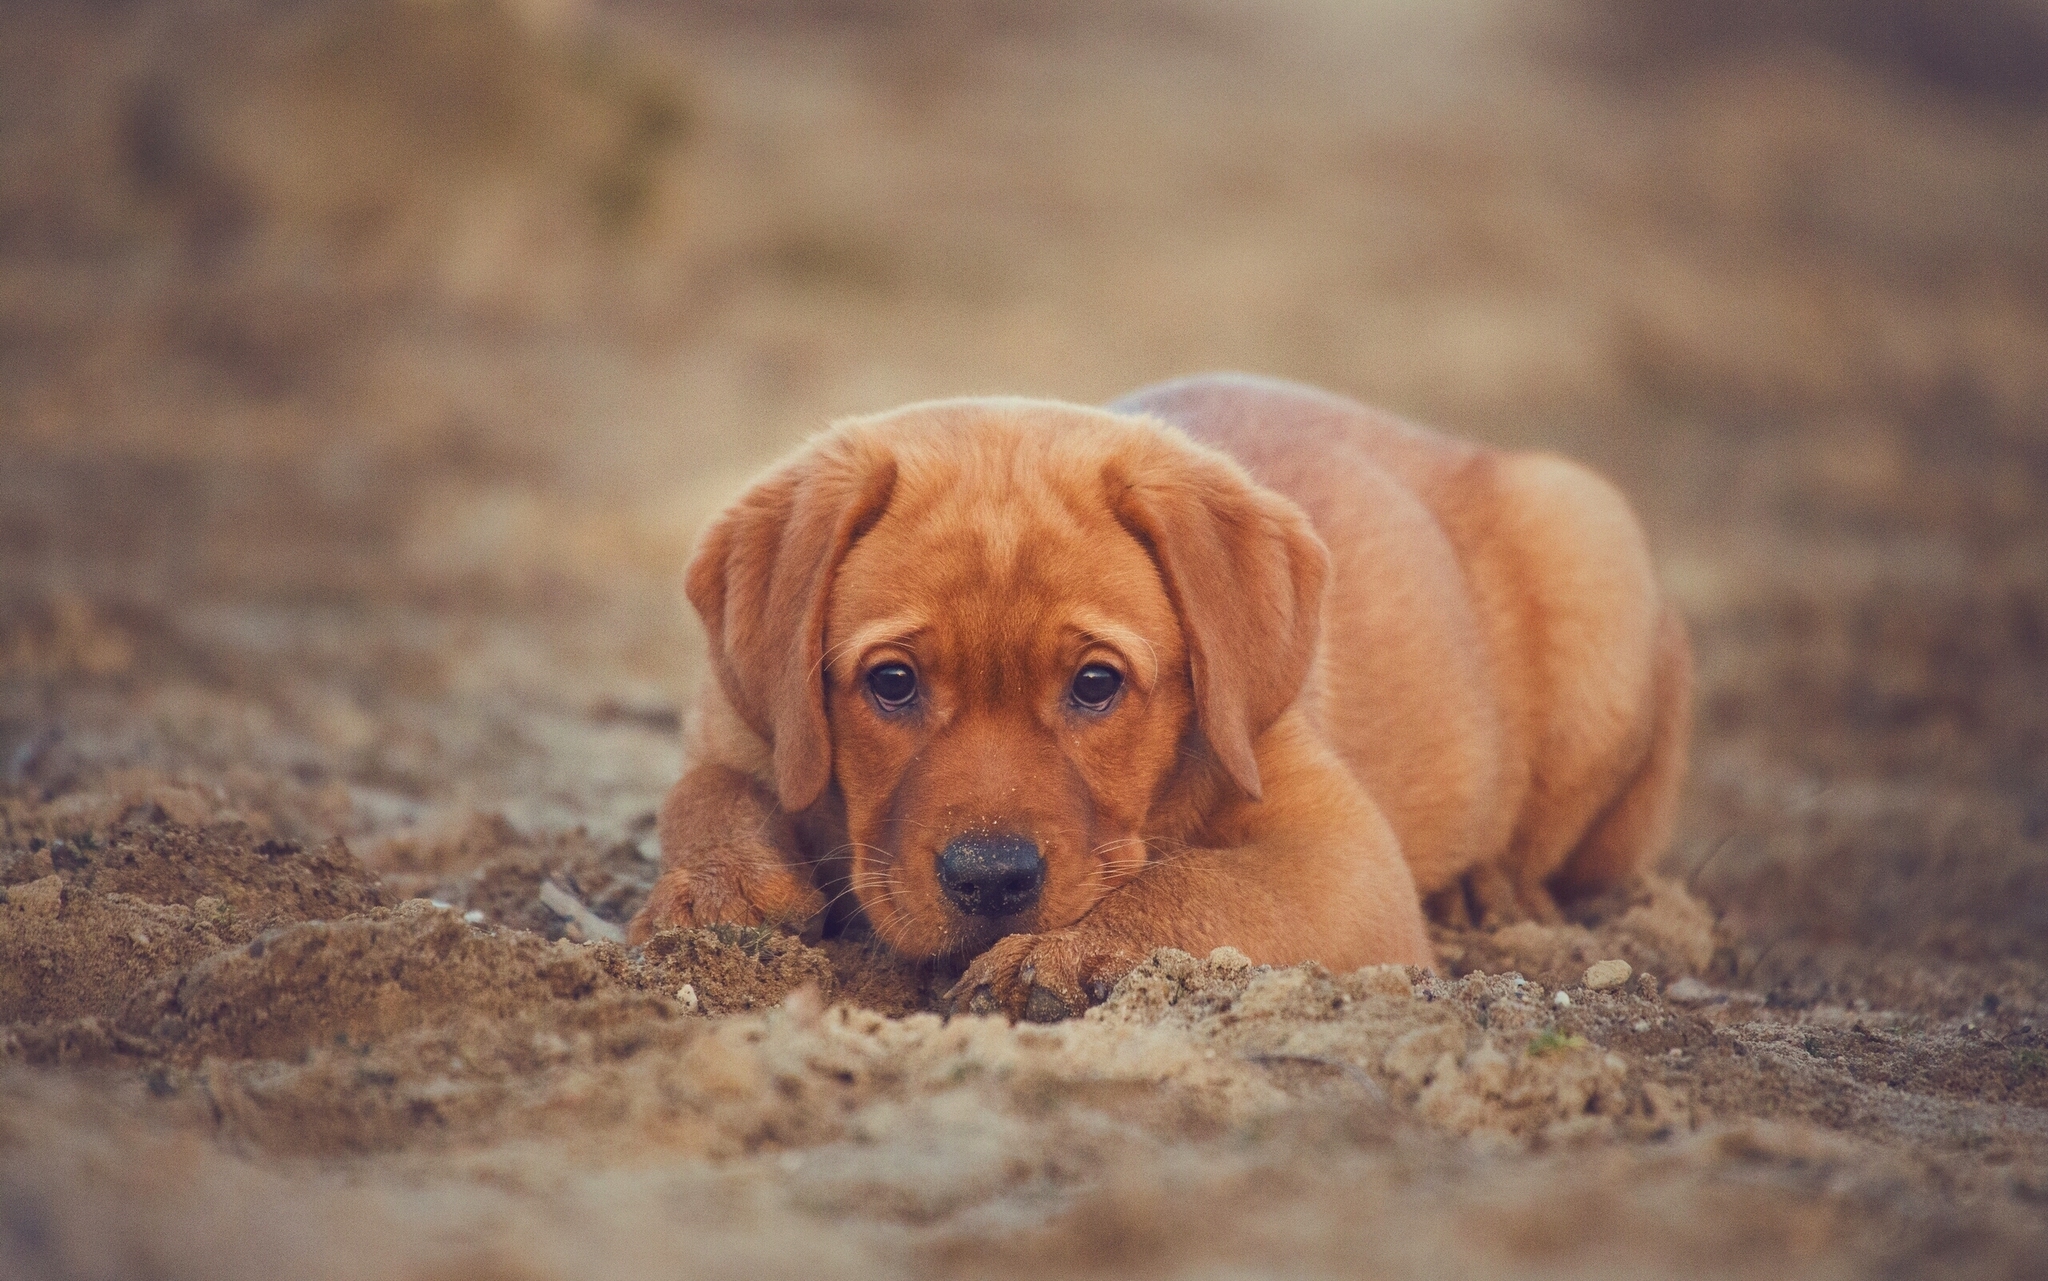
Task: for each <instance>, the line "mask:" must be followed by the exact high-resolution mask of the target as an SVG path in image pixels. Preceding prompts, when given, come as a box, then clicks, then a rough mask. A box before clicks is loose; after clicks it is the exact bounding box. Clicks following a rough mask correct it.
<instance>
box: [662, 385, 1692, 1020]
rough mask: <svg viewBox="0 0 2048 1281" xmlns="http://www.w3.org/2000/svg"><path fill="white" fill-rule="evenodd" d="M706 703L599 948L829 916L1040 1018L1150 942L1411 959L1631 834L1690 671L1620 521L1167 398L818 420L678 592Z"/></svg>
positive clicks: (1499, 483)
mask: <svg viewBox="0 0 2048 1281" xmlns="http://www.w3.org/2000/svg"><path fill="white" fill-rule="evenodd" d="M688 592H689V596H690V600H691V603H692V604H693V605H694V606H695V607H696V609H697V612H698V614H699V615H700V616H701V618H702V619H703V623H704V627H705V631H706V632H707V634H708V636H709V639H710V643H711V655H712V666H713V668H714V670H715V672H716V679H715V680H714V681H707V682H706V683H705V686H704V688H703V690H702V692H701V695H700V697H699V700H698V703H697V705H696V707H695V709H694V712H693V715H692V716H691V718H690V730H689V740H688V743H687V748H688V754H689V759H690V765H689V768H688V770H687V772H686V773H685V774H684V775H683V777H682V779H681V781H679V782H678V783H677V784H676V785H675V787H674V788H673V789H672V790H671V791H670V793H669V795H668V797H667V799H666V801H665V802H664V804H663V806H662V811H661V826H660V830H661V840H662V851H663V854H662V866H663V871H662V875H661V878H660V880H659V882H658V883H657V884H656V886H655V889H654V893H653V895H652V897H651V898H650V899H649V901H648V904H647V906H646V908H645V909H643V910H642V912H641V913H640V915H639V916H638V917H636V918H635V919H634V921H633V923H632V927H631V937H632V938H633V939H634V940H635V941H638V940H640V939H644V938H646V937H648V936H649V935H650V934H651V933H653V932H654V931H655V930H657V929H661V928H666V927H669V926H679V925H700V924H709V923H713V922H735V923H759V922H782V923H786V924H789V925H791V926H793V927H798V928H802V927H805V926H810V927H812V928H823V929H828V930H830V929H838V928H843V927H844V926H845V925H846V924H847V923H848V922H849V921H850V920H852V919H853V918H854V917H856V916H858V917H861V918H864V919H865V920H866V922H867V923H868V925H869V926H870V927H871V928H872V929H873V931H874V932H875V933H876V934H877V935H879V936H880V937H881V938H882V939H883V940H884V941H886V942H887V943H888V945H889V946H890V947H892V948H894V949H896V950H897V951H899V952H901V953H904V954H907V955H910V956H916V957H957V958H962V959H964V958H968V957H973V958H974V960H973V962H972V964H971V965H969V966H968V968H967V971H966V973H965V976H964V977H963V978H962V980H961V982H960V984H959V985H958V986H957V987H956V988H955V989H954V996H955V998H956V1001H957V1002H958V1003H959V1004H961V1005H963V1006H964V1007H966V1008H971V1009H977V1010H1002V1011H1004V1012H1006V1013H1008V1014H1010V1015H1011V1016H1013V1017H1016V1016H1020V1015H1021V1016H1028V1017H1041V1018H1049V1017H1059V1016H1061V1015H1064V1014H1067V1013H1071V1012H1074V1011H1078V1010H1080V1009H1083V1008H1085V1007H1086V1006H1087V1005H1088V1004H1089V1003H1090V1002H1093V1001H1099V1000H1101V999H1102V998H1103V997H1104V996H1105V995H1106V994H1107V992H1108V990H1109V988H1110V987H1111V986H1113V985H1114V984H1115V982H1116V980H1117V979H1118V978H1120V977H1122V975H1124V974H1125V973H1127V972H1128V971H1129V970H1130V969H1131V967H1132V966H1134V965H1135V964H1136V963H1137V962H1138V961H1139V960H1142V959H1143V958H1144V957H1145V956H1147V955H1148V954H1150V953H1151V952H1152V950H1153V949H1155V948H1158V947H1164V946H1172V947H1178V948H1182V949H1184V950H1186V951H1189V952H1193V953H1195V954H1197V955H1201V954H1204V953H1206V952H1208V951H1209V950H1210V949H1212V948H1215V947H1218V946H1221V945H1225V944H1228V945H1230V946H1233V947H1236V948H1238V949H1239V950H1241V951H1243V952H1244V953H1245V954H1246V955H1248V956H1249V957H1250V958H1251V959H1252V960H1253V961H1254V962H1257V963H1263V964H1276V965H1277V964H1289V963H1293V962H1298V961H1303V960H1316V961H1320V962H1322V963H1323V964H1325V965H1327V966H1329V967H1331V968H1332V969H1336V970H1345V969H1351V968H1354V967H1357V966H1360V965H1365V964H1371V963H1376V962H1399V963H1404V964H1409V965H1418V966H1428V965H1430V964H1432V960H1433V958H1432V956H1431V953H1430V949H1429V944H1428V939H1427V936H1426V934H1425V932H1424V929H1423V916H1422V911H1421V907H1420V905H1419V902H1418V895H1426V896H1433V900H1434V903H1433V905H1439V906H1441V907H1442V909H1443V910H1444V911H1446V912H1448V913H1449V914H1451V915H1453V916H1459V915H1462V914H1464V913H1467V912H1471V913H1476V914H1477V915H1478V916H1479V917H1480V918H1481V919H1483V920H1488V921H1501V920H1511V919H1521V918H1526V917H1532V916H1533V917H1536V918H1538V919H1545V920H1548V919H1555V918H1556V916H1557V914H1558V909H1557V906H1556V896H1558V895H1566V896H1572V895H1579V894H1584V893H1587V892H1590V891H1594V890H1597V889H1599V888H1601V887H1603V886H1607V885H1610V884H1613V883H1614V882H1616V881H1617V880H1619V879H1621V878H1624V877H1626V876H1628V875H1629V874H1630V873H1631V872H1632V871H1633V870H1634V869H1635V868H1637V867H1638V866H1639V865H1640V864H1641V863H1642V862H1643V860H1644V859H1645V858H1646V857H1648V856H1650V855H1652V854H1654V853H1656V852H1657V851H1658V850H1659V849H1660V848H1661V847H1662V845H1663V844H1664V842H1665V841H1666V840H1667V839H1668V837H1669V833H1670V829H1671V825H1672V821H1673V815H1674V810H1675V807H1676V801H1677V794H1678V788H1679V784H1680V781H1681V779H1682V777H1683V774H1684V769H1685V754H1686V742H1687V736H1688V726H1689V714H1690V713H1689V709H1690V680H1691V676H1690V671H1691V665H1690V656H1689V651H1688V649H1687V643H1686V637H1685V631H1684V628H1683V626H1682V624H1681V623H1680V621H1679V619H1678V616H1677V614H1676V613H1674V612H1673V611H1672V610H1671V609H1670V608H1669V607H1668V606H1667V605H1665V604H1664V603H1663V602H1662V600H1661V598H1660V596H1659V593H1658V589H1657V584H1656V580H1655V578H1654V576H1653V574H1652V571H1651V566H1650V559H1649V555H1648V553H1647V550H1646V548H1645V546H1644V541H1643V537H1642V533H1641V530H1640V529H1639V527H1638V526H1637V523H1636V521H1635V519H1634V517H1633V515H1632V514H1631V512H1630V511H1629V508H1628V505H1627V503H1626V502H1625V501H1624V500H1623V499H1622V498H1621V496H1620V495H1619V494H1617V493H1616V492H1615V491H1614V489H1612V488H1611V487H1610V486H1609V485H1607V484H1606V483H1605V482H1604V481H1602V480H1600V479H1599V478H1598V477H1596V476H1594V475H1593V474H1591V473H1590V472H1588V471H1586V470H1584V469H1583V468H1580V467H1578V466H1576V465H1574V464H1572V463H1569V462H1566V461H1564V460H1562V459H1558V458H1554V457H1551V456H1548V455H1542V454H1508V453H1501V452H1496V451H1492V450H1487V449H1483V448H1480V447H1478V446H1474V445H1470V444H1466V443H1463V442H1459V441H1455V440H1452V439H1449V438H1446V437H1444V436H1440V435H1437V434H1435V433H1433V432H1429V431H1425V430H1423V429H1421V428H1418V427H1414V426H1410V425H1408V424H1406V423H1402V422H1399V421H1397V420H1395V419H1392V418H1390V417H1387V416H1385V415H1381V414H1378V413H1375V412H1373V411H1371V410H1368V409H1365V408H1363V407H1362V406H1359V405H1356V404H1353V403H1351V402H1350V401H1346V400H1343V399H1340V398H1338V397H1335V396H1331V395H1328V394H1325V393H1323V392H1320V391H1316V390H1313V389H1310V388H1306V387H1301V386H1296V385H1292V384H1286V383H1280V382H1273V381H1268V380H1262V379H1254V378H1248V377H1241V376H1206V377H1200V378H1193V379H1187V380H1184V381H1180V382H1175V383H1168V384H1165V385H1162V386H1158V387H1154V388H1150V389H1147V390H1144V391H1140V392H1137V393H1134V394H1133V395H1131V396H1128V397H1126V398H1125V399H1123V400H1121V401H1118V402H1116V403H1115V404H1113V405H1111V406H1110V407H1109V408H1108V409H1106V410H1103V409H1090V408H1083V407H1080V406H1075V405H1065V404H1057V403H1050V402H1043V401H1031V400H1001V399H987V400H958V401H946V402H937V403H931V404H922V405H913V406H910V407H908V408H905V409H900V410H896V411H894V412H891V413H886V414H881V415H877V416H874V417H869V418H858V419H852V420H848V421H845V422H841V423H839V424H837V425H836V426H834V427H833V428H832V430H830V431H828V432H826V433H824V434H823V435H821V436H819V437H817V438H815V439H814V440H812V441H811V442H810V443H809V444H807V445H806V446H804V447H803V448H802V449H801V450H799V451H798V452H797V453H796V455H795V456H793V457H792V458H790V459H789V460H788V461H786V462H784V463H783V464H782V465H781V466H779V467H778V468H776V469H775V470H774V471H772V472H771V473H769V475H768V476H767V477H766V478H764V479H763V480H761V481H760V482H759V483H757V484H756V485H755V486H754V488H753V489H751V490H750V491H748V492H747V493H746V494H745V495H744V496H742V497H741V498H740V499H739V501H738V502H737V503H735V504H734V505H733V506H732V507H731V508H730V509H729V510H727V511H726V512H725V513H724V514H723V515H722V516H720V517H719V518H718V520H717V521H716V522H715V523H714V524H713V525H712V527H711V528H710V530H709V531H708V532H707V533H706V534H705V536H704V538H703V541H702V543H701V545H700V546H699V548H698V550H697V553H696V556H695V558H694V559H693V561H692V562H691V565H690V569H689V576H688Z"/></svg>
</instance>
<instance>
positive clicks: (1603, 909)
mask: <svg viewBox="0 0 2048 1281" xmlns="http://www.w3.org/2000/svg"><path fill="white" fill-rule="evenodd" d="M1574 914H1575V915H1576V916H1577V917H1578V919H1577V920H1576V921H1574V922H1571V923H1568V924H1563V925H1542V924H1538V923H1536V922H1533V921H1523V922H1518V923H1516V924H1513V925H1505V926H1502V927H1500V928H1498V929H1494V930H1446V929H1443V928H1441V927H1438V928H1437V929H1436V937H1435V943H1436V948H1437V955H1438V956H1439V957H1441V958H1442V959H1443V960H1444V962H1445V963H1446V964H1447V965H1448V966H1449V967H1450V970H1451V972H1452V973H1453V974H1464V973H1468V972H1479V973H1491V974H1507V973H1521V974H1523V975H1526V976H1527V977H1529V978H1532V979H1537V980H1539V981H1541V982H1544V983H1548V984H1551V985H1553V986H1555V985H1564V984H1570V983H1574V982H1577V981H1578V979H1579V976H1580V975H1582V974H1583V973H1585V970H1586V967H1587V966H1589V965H1591V964H1593V963H1594V962H1595V961H1601V960H1608V959H1611V958H1619V959H1621V960H1624V961H1627V962H1629V964H1630V965H1631V966H1632V967H1633V968H1634V969H1635V970H1636V971H1637V972H1639V973H1647V974H1655V975H1659V976H1662V977H1663V978H1666V979H1671V978H1677V977H1679V976H1680V975H1687V974H1691V975H1699V974H1705V973H1706V972H1707V969H1708V966H1709V965H1710V964H1712V962H1713V960H1714V955H1715V948H1716V943H1717V940H1716V936H1715V928H1714V916H1713V912H1712V911H1711V910H1710V909H1709V908H1708V907H1707V906H1706V904H1704V903H1702V902H1701V901H1700V900H1699V899H1697V898H1695V897H1693V895H1692V894H1691V893H1689V892H1688V891H1687V890H1686V888H1685V887H1684V886H1683V885H1682V884H1680V883H1679V882H1677V881H1674V880H1671V879H1668V878H1666V877H1661V876H1656V875H1649V876H1642V877H1638V878H1637V879H1635V880H1633V881H1631V882H1629V883H1628V884H1627V885H1623V886H1619V887H1617V888H1616V889H1615V890H1613V891H1611V892H1610V893H1608V894H1605V895H1602V896H1601V897H1600V898H1599V899H1597V900H1594V901H1592V902H1589V903H1585V904H1582V905H1580V906H1578V907H1577V908H1576V909H1575V910H1574Z"/></svg>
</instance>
